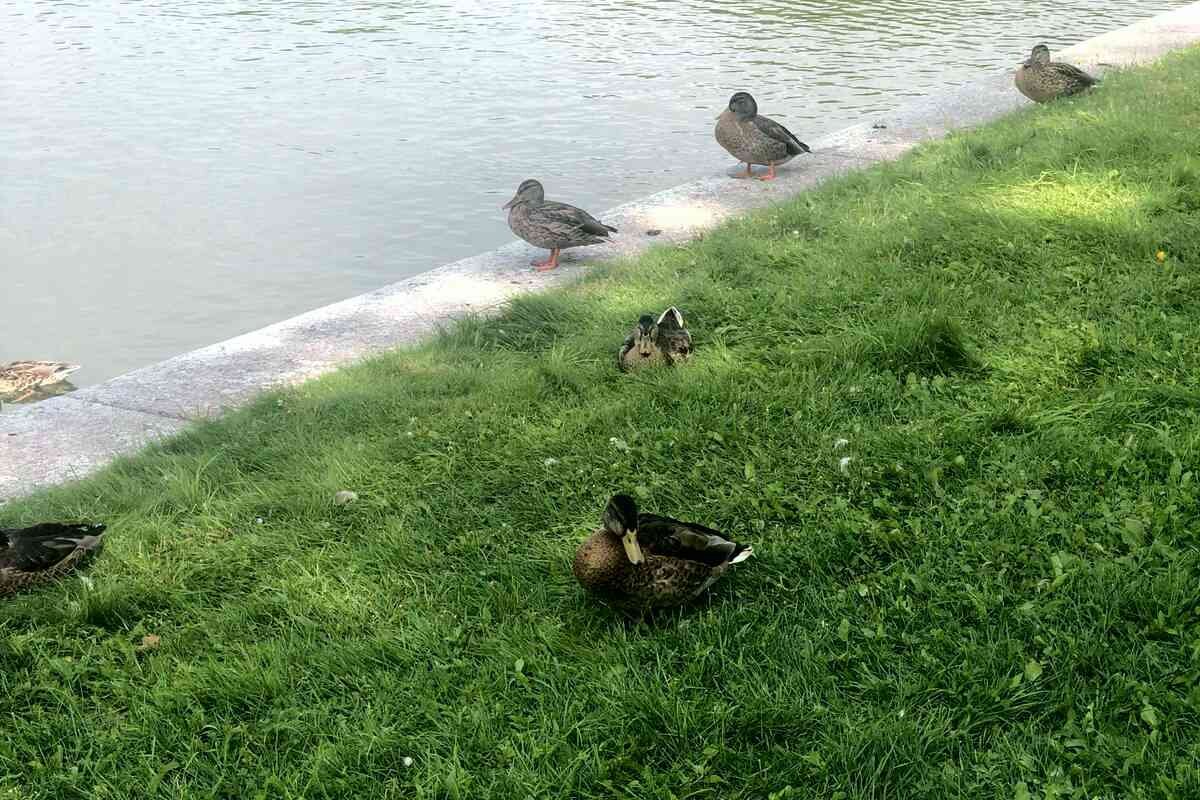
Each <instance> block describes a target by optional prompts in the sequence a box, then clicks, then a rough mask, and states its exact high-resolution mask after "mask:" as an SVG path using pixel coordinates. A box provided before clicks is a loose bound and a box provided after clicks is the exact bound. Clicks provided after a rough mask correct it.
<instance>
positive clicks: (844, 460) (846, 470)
mask: <svg viewBox="0 0 1200 800" xmlns="http://www.w3.org/2000/svg"><path fill="white" fill-rule="evenodd" d="M853 460H854V459H853V458H851V457H850V456H842V457H841V458H839V459H838V469H839V470H841V471H842V474H843V475H849V474H850V462H851V461H853Z"/></svg>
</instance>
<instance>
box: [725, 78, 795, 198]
mask: <svg viewBox="0 0 1200 800" xmlns="http://www.w3.org/2000/svg"><path fill="white" fill-rule="evenodd" d="M715 134H716V137H717V142H718V144H720V145H721V147H724V148H725V149H726V150H728V151H729V154H730V155H731V156H733V157H734V158H736V159H737V160H738V161H745V162H746V171H745V172H744V173H741V174H740V175H738V177H739V178H751V177H753V176H754V173H753V171H752V170H751V168H750V167H751V165H752V164H764V165H766V167H767V174H766V175H763V176H762V177H761V178H760V180H764V181H771V180H775V167H777V166H779V165H780V164H786V163H787V162H789V161H791V160H792V159H793V158H795V157H796V156H798V155H800V154H801V153H811V152H812V148H810V147H809V146H808V145H806V144H805V143H804V142H802V141H800V140H799V139H797V138H796V137H795V135H794V134H793V133H792V132H791V131H789V130H788V129H787V128H785V127H783V126H782V125H780V124H779V123H778V122H776V121H775V120H773V119H771V118H770V117H764V116H762V115H761V114H759V113H758V103H757V102H756V101H755V100H754V98H753V97H752V96H751V95H750V93H749V92H737V93H735V94H734V95H733V96H732V97H730V98H729V107H728V108H726V109H725V110H724V111H723V112H721V115H720V116H719V117H717V128H716V131H715Z"/></svg>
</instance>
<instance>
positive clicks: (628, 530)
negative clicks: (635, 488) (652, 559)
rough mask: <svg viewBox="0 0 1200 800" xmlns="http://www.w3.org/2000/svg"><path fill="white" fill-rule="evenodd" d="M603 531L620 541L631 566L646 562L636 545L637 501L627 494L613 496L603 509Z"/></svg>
mask: <svg viewBox="0 0 1200 800" xmlns="http://www.w3.org/2000/svg"><path fill="white" fill-rule="evenodd" d="M604 530H605V531H607V532H608V534H609V535H610V536H615V537H617V538H618V539H620V540H621V545H622V546H623V547H624V548H625V555H626V556H627V557H628V558H629V562H630V563H631V564H641V563H642V562H644V561H645V560H646V556H645V555H644V554H643V553H642V548H641V546H640V545H639V544H638V540H637V535H638V508H637V501H635V500H634V499H633V498H632V497H630V496H629V495H627V494H615V495H613V496H612V498H611V499H610V500H609V501H608V505H607V506H605V508H604Z"/></svg>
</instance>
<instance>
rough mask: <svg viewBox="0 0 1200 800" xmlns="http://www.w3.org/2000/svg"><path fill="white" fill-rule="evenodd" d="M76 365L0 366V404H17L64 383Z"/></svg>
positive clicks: (35, 363) (22, 363)
mask: <svg viewBox="0 0 1200 800" xmlns="http://www.w3.org/2000/svg"><path fill="white" fill-rule="evenodd" d="M77 369H79V365H78V364H67V363H64V362H62V361H13V362H10V363H8V364H4V365H0V403H19V402H21V401H22V400H25V399H27V398H29V397H31V396H33V395H34V394H37V392H38V391H39V390H40V389H43V388H45V387H47V386H52V385H54V384H56V383H62V382H64V381H66V379H67V376H69V375H70V374H71V373H72V372H74V371H75V370H77Z"/></svg>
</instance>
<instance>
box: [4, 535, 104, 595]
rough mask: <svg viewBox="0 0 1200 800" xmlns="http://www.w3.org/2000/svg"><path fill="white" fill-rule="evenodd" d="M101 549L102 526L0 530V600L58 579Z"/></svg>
mask: <svg viewBox="0 0 1200 800" xmlns="http://www.w3.org/2000/svg"><path fill="white" fill-rule="evenodd" d="M103 547H104V526H103V525H99V524H86V523H58V522H48V523H43V524H41V525H34V526H33V527H30V528H7V529H0V597H3V596H5V595H10V594H14V593H16V592H20V591H23V590H25V589H29V588H32V587H34V586H39V585H41V584H45V583H51V582H53V581H56V580H58V579H59V578H62V577H63V576H65V575H67V574H69V573H71V572H73V571H74V570H76V569H78V568H79V567H80V566H82V565H83V564H84V563H86V562H87V561H88V560H90V559H91V558H92V557H94V556H95V555H96V554H97V553H99V552H100V550H101V549H102V548H103Z"/></svg>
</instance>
